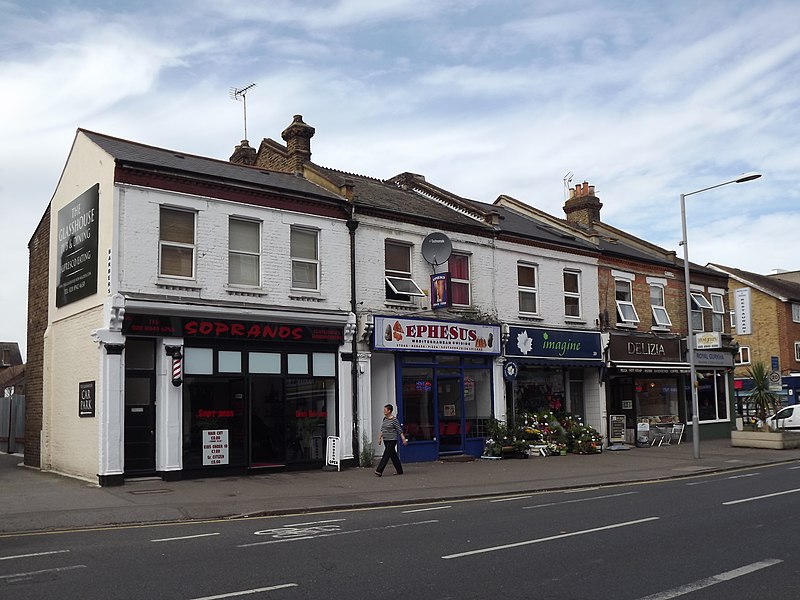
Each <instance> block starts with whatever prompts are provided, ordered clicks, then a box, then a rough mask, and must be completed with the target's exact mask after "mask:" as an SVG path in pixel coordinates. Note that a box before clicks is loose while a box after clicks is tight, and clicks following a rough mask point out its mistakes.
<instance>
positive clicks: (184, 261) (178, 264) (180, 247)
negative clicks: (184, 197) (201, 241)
mask: <svg viewBox="0 0 800 600" xmlns="http://www.w3.org/2000/svg"><path fill="white" fill-rule="evenodd" d="M194 220H195V214H194V213H193V212H189V211H186V210H175V209H172V208H165V207H163V206H162V207H161V210H160V215H159V228H158V239H159V242H158V247H159V261H158V263H159V271H158V272H159V275H162V276H165V277H182V278H186V279H193V278H194V249H195V239H194Z"/></svg>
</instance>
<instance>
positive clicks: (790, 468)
mask: <svg viewBox="0 0 800 600" xmlns="http://www.w3.org/2000/svg"><path fill="white" fill-rule="evenodd" d="M792 469H800V467H789V470H790V471H791V470H792Z"/></svg>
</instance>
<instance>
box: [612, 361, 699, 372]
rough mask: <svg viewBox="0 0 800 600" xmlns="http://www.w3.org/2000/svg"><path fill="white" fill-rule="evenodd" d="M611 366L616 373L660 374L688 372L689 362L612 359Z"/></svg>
mask: <svg viewBox="0 0 800 600" xmlns="http://www.w3.org/2000/svg"><path fill="white" fill-rule="evenodd" d="M611 367H612V368H613V369H616V371H617V372H618V373H633V374H636V373H659V374H662V375H682V374H687V375H688V374H689V373H690V372H691V371H690V369H689V363H652V362H627V361H614V362H612V363H611Z"/></svg>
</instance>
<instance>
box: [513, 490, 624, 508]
mask: <svg viewBox="0 0 800 600" xmlns="http://www.w3.org/2000/svg"><path fill="white" fill-rule="evenodd" d="M638 493H639V492H622V493H620V494H606V495H605V496H592V497H591V498H578V499H576V500H562V501H561V502H547V503H545V504H536V505H535V506H523V507H522V508H523V509H527V508H545V507H547V506H558V505H559V504H575V503H576V502H589V501H591V500H604V499H605V498H617V497H619V496H630V495H631V494H638Z"/></svg>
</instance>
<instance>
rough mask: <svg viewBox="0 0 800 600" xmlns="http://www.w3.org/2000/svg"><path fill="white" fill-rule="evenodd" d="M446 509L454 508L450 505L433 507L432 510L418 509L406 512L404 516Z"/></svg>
mask: <svg viewBox="0 0 800 600" xmlns="http://www.w3.org/2000/svg"><path fill="white" fill-rule="evenodd" d="M446 508H453V507H452V506H450V505H449V504H448V505H446V506H431V507H430V508H417V509H415V510H404V511H403V514H407V513H418V512H425V511H428V510H444V509H446Z"/></svg>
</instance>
